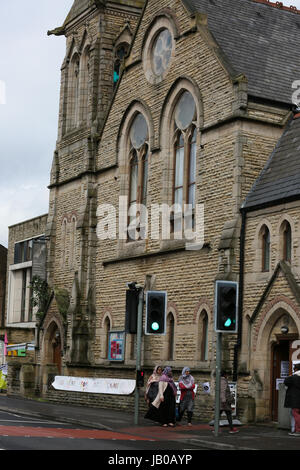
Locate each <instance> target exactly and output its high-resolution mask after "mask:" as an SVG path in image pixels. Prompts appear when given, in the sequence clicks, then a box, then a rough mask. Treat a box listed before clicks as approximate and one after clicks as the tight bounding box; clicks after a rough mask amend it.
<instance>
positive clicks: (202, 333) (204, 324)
mask: <svg viewBox="0 0 300 470" xmlns="http://www.w3.org/2000/svg"><path fill="white" fill-rule="evenodd" d="M199 339H200V361H207V359H208V316H207V313H206V311H205V310H202V312H201V314H200V316H199Z"/></svg>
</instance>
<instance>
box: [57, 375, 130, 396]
mask: <svg viewBox="0 0 300 470" xmlns="http://www.w3.org/2000/svg"><path fill="white" fill-rule="evenodd" d="M135 383H136V382H135V380H129V379H99V378H98V379H97V378H90V377H68V376H62V375H57V376H55V380H54V382H53V383H52V386H53V387H54V388H55V389H56V390H69V391H72V392H88V393H108V394H110V395H130V394H131V393H132V392H133V391H134V389H135Z"/></svg>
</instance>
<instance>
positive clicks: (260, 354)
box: [252, 301, 299, 421]
mask: <svg viewBox="0 0 300 470" xmlns="http://www.w3.org/2000/svg"><path fill="white" fill-rule="evenodd" d="M257 320H258V324H259V329H258V328H257V330H256V331H257V332H258V336H257V340H256V342H255V344H254V345H253V346H254V357H253V361H252V368H253V370H254V371H256V372H257V373H258V376H259V379H260V384H261V385H260V386H261V388H260V391H259V392H257V394H256V407H257V409H256V414H257V416H256V418H257V419H269V420H272V421H277V420H278V397H279V384H280V383H282V382H283V381H284V379H285V377H286V376H288V375H290V374H291V372H292V356H293V352H294V350H293V343H294V342H295V341H296V340H297V339H298V338H299V330H298V326H297V325H298V324H299V320H298V318H297V314H296V312H295V310H294V309H293V308H292V307H291V305H289V304H288V303H287V302H284V301H281V302H278V303H277V304H275V305H272V306H271V308H270V309H266V310H265V312H264V313H263V315H262V316H261V317H260V319H259V318H258V319H257ZM257 326H258V325H257Z"/></svg>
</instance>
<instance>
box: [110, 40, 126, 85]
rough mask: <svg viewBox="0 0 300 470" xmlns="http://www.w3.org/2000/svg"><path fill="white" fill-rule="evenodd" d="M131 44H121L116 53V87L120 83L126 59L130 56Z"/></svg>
mask: <svg viewBox="0 0 300 470" xmlns="http://www.w3.org/2000/svg"><path fill="white" fill-rule="evenodd" d="M128 49H129V44H127V43H122V44H120V45H119V46H118V47H117V49H116V52H115V61H114V74H113V81H114V87H115V86H116V84H117V83H118V81H119V79H120V74H121V67H122V64H123V61H124V59H125V57H126V56H127V54H128Z"/></svg>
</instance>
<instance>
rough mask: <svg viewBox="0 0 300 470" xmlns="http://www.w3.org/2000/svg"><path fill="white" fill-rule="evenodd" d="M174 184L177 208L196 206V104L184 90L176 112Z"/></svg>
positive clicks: (174, 201)
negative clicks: (187, 205) (185, 205)
mask: <svg viewBox="0 0 300 470" xmlns="http://www.w3.org/2000/svg"><path fill="white" fill-rule="evenodd" d="M173 122H174V185H173V204H176V205H177V208H176V209H175V210H181V211H182V210H183V208H184V204H189V205H190V209H191V210H192V212H193V211H194V208H195V190H196V154H197V143H196V142H197V130H196V104H195V101H194V98H193V96H192V95H191V93H190V92H189V91H187V90H186V91H184V92H183V93H182V94H181V96H180V98H179V100H178V102H177V105H176V108H175V113H174V121H173Z"/></svg>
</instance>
